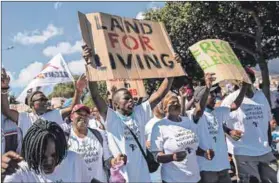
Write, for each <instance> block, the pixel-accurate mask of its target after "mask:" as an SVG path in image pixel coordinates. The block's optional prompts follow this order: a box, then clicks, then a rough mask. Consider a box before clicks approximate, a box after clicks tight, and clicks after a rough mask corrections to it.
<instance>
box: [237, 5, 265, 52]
mask: <svg viewBox="0 0 279 183" xmlns="http://www.w3.org/2000/svg"><path fill="white" fill-rule="evenodd" d="M240 11H241V12H243V13H247V14H251V15H252V17H253V19H254V20H255V22H256V25H257V31H256V48H257V52H258V53H261V54H262V45H261V42H262V41H261V40H262V33H263V26H262V23H261V20H260V18H259V16H258V15H257V14H256V12H255V11H254V10H249V9H245V8H243V7H242V6H240Z"/></svg>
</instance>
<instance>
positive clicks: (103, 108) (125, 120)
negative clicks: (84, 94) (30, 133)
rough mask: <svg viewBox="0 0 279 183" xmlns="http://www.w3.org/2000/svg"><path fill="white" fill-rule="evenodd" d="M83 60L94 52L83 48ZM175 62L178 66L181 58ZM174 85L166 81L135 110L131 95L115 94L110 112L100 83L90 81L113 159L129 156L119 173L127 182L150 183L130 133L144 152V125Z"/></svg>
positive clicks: (123, 92) (92, 95) (122, 89)
mask: <svg viewBox="0 0 279 183" xmlns="http://www.w3.org/2000/svg"><path fill="white" fill-rule="evenodd" d="M83 57H84V59H85V61H86V62H88V60H89V58H91V57H92V51H91V49H90V48H89V47H88V46H87V45H85V46H83ZM175 60H176V61H177V62H178V61H179V58H178V57H176V58H175ZM172 82H173V78H165V79H164V81H163V82H162V84H161V86H160V87H159V89H158V90H157V91H156V92H155V93H154V94H153V95H152V96H151V97H150V98H149V100H148V101H146V102H143V103H141V104H140V105H138V106H134V101H133V97H132V95H131V93H130V92H129V91H128V90H127V89H126V88H121V89H118V90H117V91H115V93H114V94H113V97H112V101H113V106H114V108H115V109H116V111H114V110H113V109H110V108H108V106H107V104H106V102H105V100H104V99H102V97H101V96H100V94H99V91H98V87H97V86H98V85H97V82H94V81H89V89H90V93H91V97H92V99H93V101H94V103H95V104H96V107H97V108H98V110H99V111H100V114H101V116H102V117H103V118H104V120H105V121H106V130H107V134H108V143H109V148H110V150H111V152H112V154H113V155H114V156H117V155H118V154H119V153H121V154H126V155H127V164H126V166H123V167H122V168H121V170H120V173H121V174H122V175H123V177H124V178H125V180H126V182H150V175H149V171H148V166H147V163H146V160H145V158H144V156H143V154H142V153H141V151H140V148H139V147H138V145H137V143H136V140H135V139H134V137H133V136H132V134H131V132H130V130H129V129H131V130H132V132H133V133H134V134H135V136H136V137H137V138H138V141H139V142H140V144H141V146H142V148H143V149H146V146H145V129H144V128H145V125H146V123H147V122H148V121H149V120H150V119H151V118H152V117H153V115H152V109H153V108H154V107H155V106H156V105H157V104H158V103H159V102H160V101H161V100H162V98H163V97H164V96H165V95H166V94H167V92H168V91H169V89H170V87H171V85H172Z"/></svg>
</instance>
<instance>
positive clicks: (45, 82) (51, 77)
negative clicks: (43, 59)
mask: <svg viewBox="0 0 279 183" xmlns="http://www.w3.org/2000/svg"><path fill="white" fill-rule="evenodd" d="M67 82H74V78H73V76H72V74H71V72H70V70H69V68H68V66H67V64H66V63H65V60H64V59H63V57H62V55H61V54H58V55H56V56H55V57H53V58H52V59H51V60H50V61H49V62H48V63H47V64H46V65H45V66H44V67H43V69H42V70H41V72H40V73H39V74H38V75H37V76H35V78H34V79H33V80H32V81H31V82H30V83H29V84H28V86H27V87H26V88H25V89H24V90H23V92H22V93H21V94H20V95H19V97H18V98H17V101H19V102H22V103H24V101H25V98H26V96H27V94H28V93H32V92H34V91H36V90H40V91H49V89H50V88H51V89H52V88H53V86H54V85H56V84H58V83H67Z"/></svg>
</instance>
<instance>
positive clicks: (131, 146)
mask: <svg viewBox="0 0 279 183" xmlns="http://www.w3.org/2000/svg"><path fill="white" fill-rule="evenodd" d="M129 147H130V148H131V149H132V151H134V150H135V149H136V148H137V147H138V146H137V145H135V144H130V145H129Z"/></svg>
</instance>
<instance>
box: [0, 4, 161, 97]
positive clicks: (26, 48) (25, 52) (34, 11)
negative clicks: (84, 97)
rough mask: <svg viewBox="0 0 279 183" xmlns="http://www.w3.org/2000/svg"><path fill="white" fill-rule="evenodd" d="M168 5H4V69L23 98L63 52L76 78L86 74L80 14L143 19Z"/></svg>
mask: <svg viewBox="0 0 279 183" xmlns="http://www.w3.org/2000/svg"><path fill="white" fill-rule="evenodd" d="M163 6H164V2H151V1H150V2H2V49H5V48H8V47H10V46H14V48H13V49H10V50H2V65H3V66H4V67H5V68H6V70H7V71H8V73H9V74H10V75H11V79H12V81H11V90H12V92H13V94H15V95H19V94H20V92H21V91H22V90H23V89H24V87H25V86H26V85H27V84H28V83H29V82H30V80H32V78H33V77H34V76H35V75H36V74H38V73H39V72H40V70H41V68H42V66H43V65H44V64H46V63H47V62H48V61H49V60H50V59H51V58H52V56H54V55H55V54H56V53H58V52H62V54H63V56H64V59H65V61H66V62H67V63H68V65H69V68H70V70H71V72H72V73H73V74H81V73H82V72H83V70H84V68H83V67H84V66H83V61H82V60H81V49H80V46H81V44H82V42H81V33H80V30H79V22H78V16H77V12H78V11H80V12H82V13H92V12H105V13H109V14H114V15H119V16H124V17H131V18H136V17H138V18H140V17H141V12H145V11H147V10H148V9H150V8H154V7H157V8H160V7H163Z"/></svg>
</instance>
